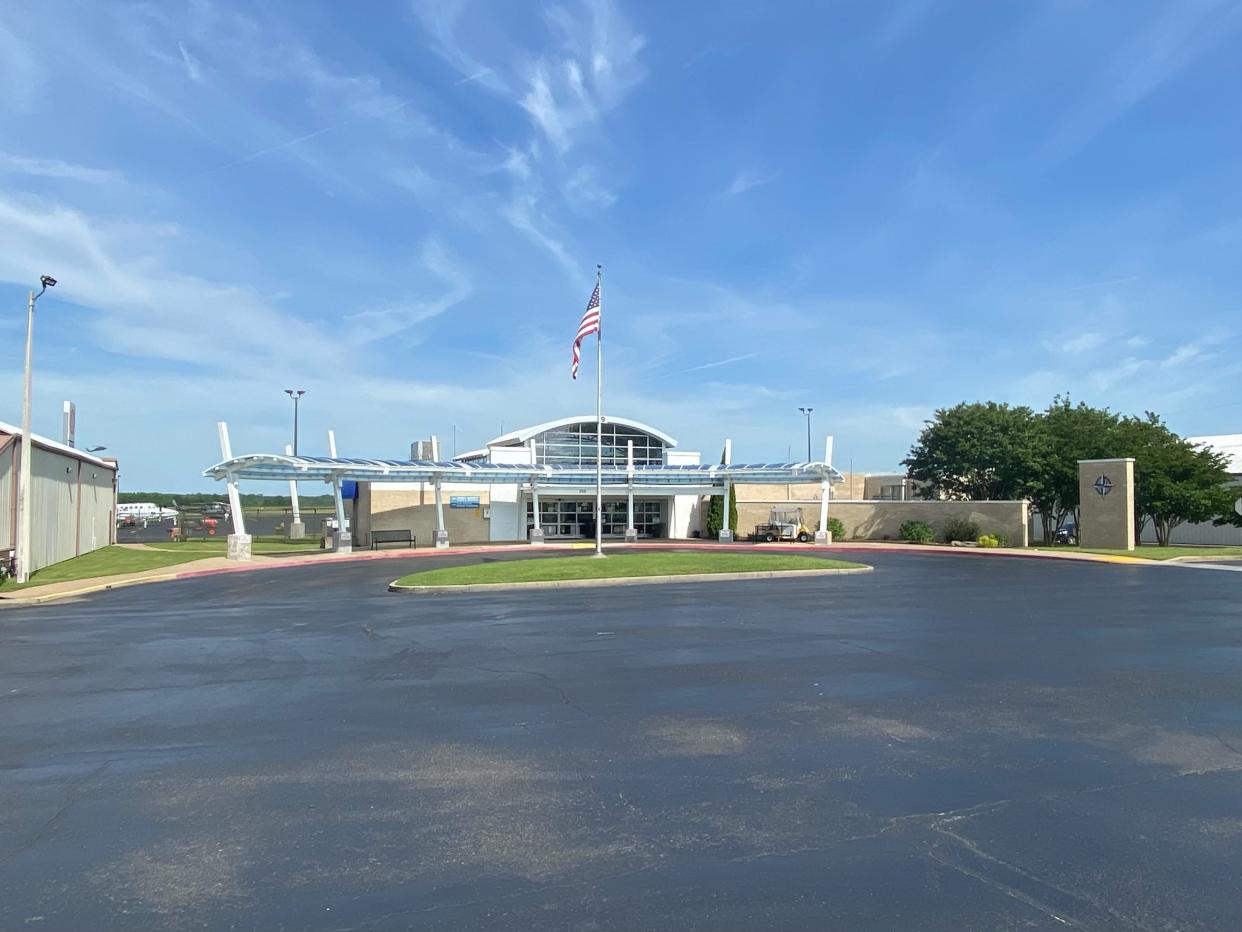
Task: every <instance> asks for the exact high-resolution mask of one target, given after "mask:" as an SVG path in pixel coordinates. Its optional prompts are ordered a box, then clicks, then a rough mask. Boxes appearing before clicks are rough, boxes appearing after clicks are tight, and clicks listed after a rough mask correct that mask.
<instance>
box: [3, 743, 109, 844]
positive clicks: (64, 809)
mask: <svg viewBox="0 0 1242 932" xmlns="http://www.w3.org/2000/svg"><path fill="white" fill-rule="evenodd" d="M111 766H112V761H111V760H106V761H104V762H103V763H102V764H100V765H99V766H98V767H96V768H95V769H94V770H92V771H91V772H90V773H88V774H86V775H85V776H84V777H82V778H81V779H79V780H77V781H75V782H74V783H72V784H70V786H69V788H68V790H66V792H65V801H64V802H63V803H61V806H60V808H59V809H57V810H56V812H54V813H53V814H52V817H51V818H49V819H48V820H47V821H46V822H44V823H43V824H42V825H41V826H39V828H38V829H36V830H35V833H34V834H33V835H32V836H31V837H30V838H29V839H28V840H27V841H26V842H24V843H23V844H22V845H21V846H20V847H18V848H16V849H14V850H13V851H12V852H10V853H9V854H8V855H7V856H6V857H5V858H4V863H5V864H11V863H13V862H14V861H16V860H17V859H18V858H19V857H21V856H22V855H23V854H25V853H26V852H28V851H31V850H33V849H34V848H36V847H37V846H38V845H39V843H40V842H42V841H43V839H44V838H45V837H47V833H48V832H50V831H51V830H52V828H53V827H54V826H55V825H56V823H57V822H59V821H60V820H61V819H63V818H64V817H65V816H66V815H67V814H68V813H69V810H70V809H72V808H73V807H74V806H76V805H77V803H78V801H79V800H80V799H81V798H82V797H83V796H85V795H86V791H87V788H88V787H89V786H90V784H91V782H92V781H93V780H94V779H95V778H96V777H99V776H102V775H103V773H104V771H105V770H107V769H108V768H109V767H111Z"/></svg>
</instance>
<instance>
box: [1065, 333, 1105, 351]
mask: <svg viewBox="0 0 1242 932" xmlns="http://www.w3.org/2000/svg"><path fill="white" fill-rule="evenodd" d="M1106 342H1108V337H1107V336H1106V335H1105V334H1103V333H1098V332H1096V331H1094V330H1088V331H1087V332H1086V333H1080V334H1078V336H1075V337H1070V338H1069V339H1067V340H1063V341H1062V342H1061V343H1060V344H1059V345H1058V346H1057V347H1056V350H1057V352H1061V353H1069V354H1071V355H1077V354H1079V353H1087V352H1090V351H1091V350H1093V349H1098V348H1099V347H1101V346H1103V345H1104V344H1105V343H1106Z"/></svg>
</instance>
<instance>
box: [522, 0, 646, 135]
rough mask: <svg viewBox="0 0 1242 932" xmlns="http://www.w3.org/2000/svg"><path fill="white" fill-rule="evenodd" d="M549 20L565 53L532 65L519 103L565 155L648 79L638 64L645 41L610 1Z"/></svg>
mask: <svg viewBox="0 0 1242 932" xmlns="http://www.w3.org/2000/svg"><path fill="white" fill-rule="evenodd" d="M545 18H546V20H547V23H548V26H549V28H550V29H551V31H552V33H553V37H554V38H555V39H556V40H557V41H558V43H559V46H560V50H559V52H553V53H549V54H545V55H539V56H537V57H535V59H534V60H533V61H531V62H529V63H528V64H527V66H526V67H525V69H524V74H523V82H522V83H523V84H524V85H525V92H524V93H523V94H522V95H521V98H520V103H521V106H522V109H524V110H525V111H526V112H527V114H529V115H530V117H531V120H532V121H533V122H534V124H535V126H536V127H537V128H538V129H539V130H540V131H541V132H542V133H543V134H544V135H545V136H546V137H547V139H548V141H549V142H550V143H551V144H552V145H553V147H554V148H555V149H556V151H558V152H561V153H564V152H565V151H567V150H568V149H569V148H571V147H572V146H573V145H574V144H575V143H576V142H577V140H578V137H579V135H580V134H581V132H582V131H583V130H584V129H586V128H587V127H589V126H591V125H593V124H594V123H596V122H597V121H598V120H599V119H600V117H601V116H602V115H603V114H605V113H607V112H608V111H609V110H611V109H613V108H614V107H616V106H617V105H618V104H620V103H621V101H622V100H624V99H625V97H626V96H627V95H628V94H629V92H630V91H631V90H632V89H633V88H634V87H635V86H636V85H637V84H638V83H639V82H641V81H642V80H643V78H645V77H646V70H645V69H644V67H643V66H642V64H641V63H640V62H639V60H638V55H639V53H640V52H641V51H642V49H643V46H644V45H645V44H646V40H645V39H644V38H643V37H642V36H641V35H639V34H638V33H636V32H635V31H634V30H633V29H632V28H631V26H630V25H629V23H628V22H627V21H626V20H625V18H624V17H623V16H622V15H621V13H620V12H619V11H618V10H617V8H616V6H615V5H614V4H613V3H611V2H609V0H587V2H585V3H583V4H582V5H581V7H580V9H579V10H575V11H572V12H571V11H570V10H569V9H567V8H564V7H553V8H550V9H548V10H547V11H546V12H545Z"/></svg>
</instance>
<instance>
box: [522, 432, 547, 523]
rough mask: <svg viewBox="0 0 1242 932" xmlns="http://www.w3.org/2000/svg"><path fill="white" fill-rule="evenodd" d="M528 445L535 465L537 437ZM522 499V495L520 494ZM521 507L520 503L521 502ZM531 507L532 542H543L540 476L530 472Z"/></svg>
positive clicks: (531, 459)
mask: <svg viewBox="0 0 1242 932" xmlns="http://www.w3.org/2000/svg"><path fill="white" fill-rule="evenodd" d="M526 445H527V447H529V449H530V465H531V466H532V467H533V466H535V438H534V437H532V438H531V439H530V440H528V441H527V444H526ZM518 498H519V499H520V498H521V496H520V495H519V496H518ZM519 508H520V504H519ZM530 509H531V512H532V513H533V514H534V516H535V519H534V525H533V526H532V527H531V529H530V542H531V543H532V544H542V543H543V521H542V520H540V518H539V477H538V476H537V475H535V473H533V472H532V473H531V474H530ZM522 523H523V524H525V523H526V516H525V515H524V514H523V515H522Z"/></svg>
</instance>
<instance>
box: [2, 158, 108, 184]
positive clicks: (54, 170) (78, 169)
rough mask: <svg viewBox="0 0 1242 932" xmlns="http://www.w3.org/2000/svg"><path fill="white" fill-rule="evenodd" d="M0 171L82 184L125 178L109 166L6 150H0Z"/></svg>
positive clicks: (101, 182) (102, 182)
mask: <svg viewBox="0 0 1242 932" xmlns="http://www.w3.org/2000/svg"><path fill="white" fill-rule="evenodd" d="M0 172H12V173H14V174H18V175H31V176H34V177H40V178H60V179H64V180H66V181H81V182H83V183H84V184H117V183H119V182H122V181H124V180H125V179H124V176H123V175H122V174H121V173H120V172H119V171H115V170H113V169H111V168H87V167H86V166H84V165H73V164H70V163H69V162H62V161H60V160H59V159H39V158H29V157H26V156H22V155H11V154H9V153H7V152H0Z"/></svg>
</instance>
